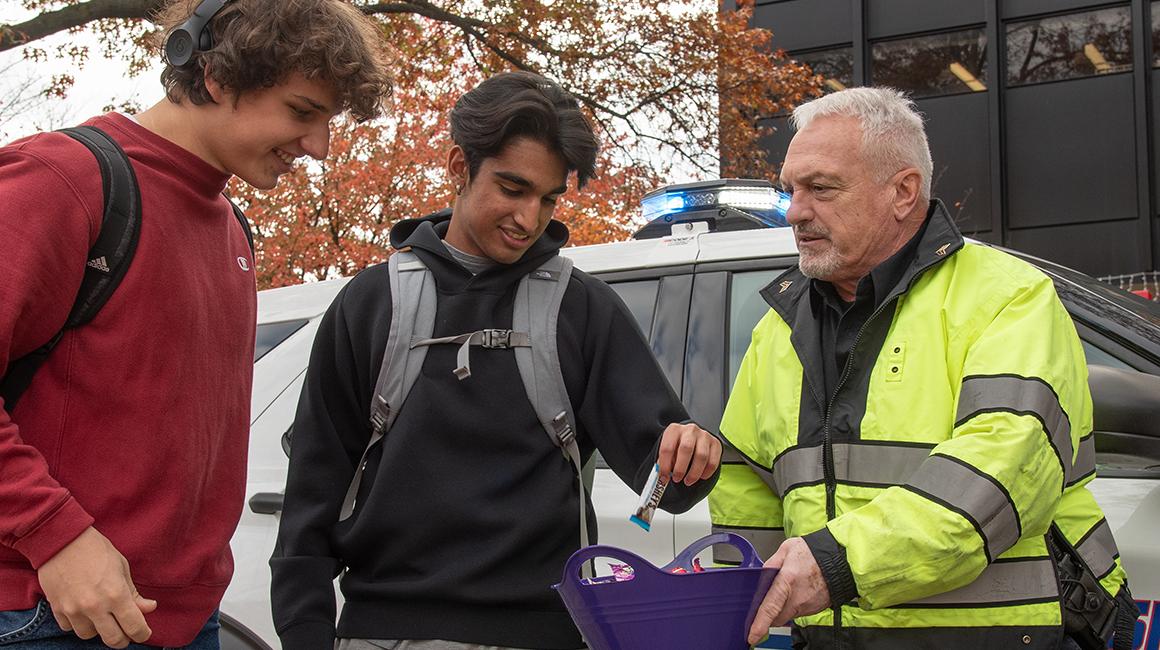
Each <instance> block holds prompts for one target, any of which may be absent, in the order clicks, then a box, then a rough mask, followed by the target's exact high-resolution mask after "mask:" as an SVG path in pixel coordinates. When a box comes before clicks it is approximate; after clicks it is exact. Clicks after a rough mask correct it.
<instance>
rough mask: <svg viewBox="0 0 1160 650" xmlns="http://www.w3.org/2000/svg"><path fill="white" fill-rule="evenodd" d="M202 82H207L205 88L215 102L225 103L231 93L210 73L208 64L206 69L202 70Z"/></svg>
mask: <svg viewBox="0 0 1160 650" xmlns="http://www.w3.org/2000/svg"><path fill="white" fill-rule="evenodd" d="M202 82H203V83H204V84H205V90H206V92H208V93H209V96H210V99H212V100H213V103H215V104H224V103H225V99H226V96H227V95H228V94H229V91H227V90H226V88H225V86H223V85H221V84H220V83H219V82H218V80H217V79H214V77H213V75H212V74H210V70H209V66H208V65H207V66H205V69H204V70H203V71H202Z"/></svg>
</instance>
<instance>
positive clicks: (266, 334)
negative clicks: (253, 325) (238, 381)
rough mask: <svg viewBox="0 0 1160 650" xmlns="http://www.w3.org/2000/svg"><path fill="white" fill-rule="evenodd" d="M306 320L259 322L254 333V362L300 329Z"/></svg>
mask: <svg viewBox="0 0 1160 650" xmlns="http://www.w3.org/2000/svg"><path fill="white" fill-rule="evenodd" d="M308 322H309V321H308V320H306V319H302V320H288V321H283V322H281V323H262V324H259V325H258V328H257V330H256V331H255V333H254V363H258V359H261V358H262V357H264V356H266V353H268V352H269V351H270V350H273V349H274V348H276V347H278V346H279V345H281V343H282V342H283V341H285V340H286V339H288V338H290V336H291V335H292V334H294V332H297V331H298V330H300V329H302V327H303V326H305V325H306V323H308Z"/></svg>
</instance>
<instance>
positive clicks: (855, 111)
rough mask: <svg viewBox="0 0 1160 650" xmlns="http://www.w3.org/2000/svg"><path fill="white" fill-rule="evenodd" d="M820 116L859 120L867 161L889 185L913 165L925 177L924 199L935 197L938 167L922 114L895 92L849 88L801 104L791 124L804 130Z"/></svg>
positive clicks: (905, 97) (879, 177)
mask: <svg viewBox="0 0 1160 650" xmlns="http://www.w3.org/2000/svg"><path fill="white" fill-rule="evenodd" d="M819 117H854V118H857V119H858V121H859V122H860V123H861V126H862V157H863V158H864V159H865V161H866V164H867V165H869V166H870V169H872V170H876V171H877V176H878V180H879V181H885V180H886V179H887V178H890V177H891V176H893V175H894V174H896V173H898V172H899V171H901V170H903V169H906V168H907V167H914V168H915V169H917V170H918V173H919V174H921V175H922V198H924V199H929V198H930V182H931V175H932V173H933V170H934V164H933V162H932V161H931V158H930V144H929V143H928V142H927V140H926V130H925V129H924V128H923V125H922V115H921V114H920V113H919V112H918V111H917V110H916V109H915V106H914V102H913V101H911V100H910V98H909V97H907V96H906V95H905V94H903V93H902V92H900V91H897V90H895V89H893V88H864V87H860V88H848V89H846V90H842V91H839V92H836V93H832V94H829V95H825V96H823V97H819V98H818V99H815V100H813V101H810V102H806V103H805V104H802V105H801V106H798V107H797V108H795V109H794V111H793V117H792V118H791V120H790V122H791V124H793V127H794V128H795V129H796V130H798V131H801V130H802V129H805V128H806V127H808V126H809V125H810V123H811V122H813V121H814V120H815V119H817V118H819Z"/></svg>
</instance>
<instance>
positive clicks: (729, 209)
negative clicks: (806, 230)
mask: <svg viewBox="0 0 1160 650" xmlns="http://www.w3.org/2000/svg"><path fill="white" fill-rule="evenodd" d="M789 202H790V197H789V195H788V194H786V193H785V192H781V191H780V190H777V189H776V188H774V187H773V185H772V184H770V183H769V181H762V180H750V179H740V178H722V179H717V180H711V181H700V182H697V183H684V184H680V185H668V186H665V187H662V188H660V189H657V190H653V191H652V192H649V193H648V194H646V195H645V197H644V199H642V200H641V202H640V206H641V214H642V215H643V216H644V218H645V220H646V221H647V222H648V224H647V225H646V226H645V227H644V228H642V229H641V231H640V232H638V233H637V235H636V238H637V239H643V238H648V237H656V236H658V234H657V233H659V232H660V231H661V230H667V229H668V228H667V226H671V225H673V224H678V223H688V222H690V221H709V222H710V228H711V229H713V230H742V229H752V228H763V227H764V228H781V227H785V226H787V225H789V224H788V223H787V222H786V217H785V214H786V211H787V210H788V209H789ZM726 221H727V222H729V223H728V224H726V223H725V222H726ZM738 222H741V223H738ZM664 234H668V233H667V232H666V233H664ZM660 236H663V235H660Z"/></svg>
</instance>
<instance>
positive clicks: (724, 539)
mask: <svg viewBox="0 0 1160 650" xmlns="http://www.w3.org/2000/svg"><path fill="white" fill-rule="evenodd" d="M713 544H730V545H732V546H733V547H735V548H736V549H737V550H738V551H741V566H742V567H743V568H754V567H760V566H762V565H763V564H764V562H762V560H761V556H759V555H758V554H757V551H756V550H754V549H753V544H750V543H749V540H747V539H745V538H744V537H742V536H741V535H738V534H736V533H713V534H712V535H706V536H704V537H702V538H701V539H699V540H697V541H695V542H693V543H692V544H689V545H688V546H687V547H685V550H683V551H681V552H680V553H679V554H678V555H677V557H675V558H673V561H672V562H669V563H668V564H666V565H665V567H664V568H663V569H662V570H663V571H665V572H670V571H671V570H672V569H674V568H676V567H681V568H682V569H684V570H686V571H689V572H692V571H693V558H694V557H696V556H697V554H698V553H700V552H701V551H703V550H705V549H707V548H709V547H710V546H712V545H713Z"/></svg>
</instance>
